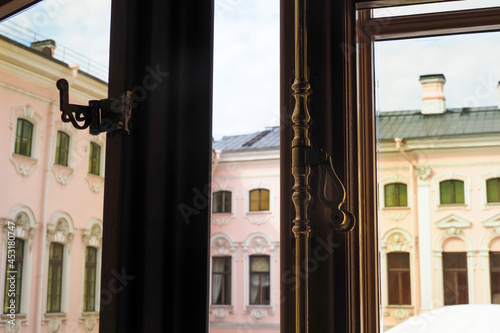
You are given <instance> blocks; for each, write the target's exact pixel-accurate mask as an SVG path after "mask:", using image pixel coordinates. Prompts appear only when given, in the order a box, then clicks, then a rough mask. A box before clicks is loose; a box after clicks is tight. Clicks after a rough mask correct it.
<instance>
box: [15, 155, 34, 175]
mask: <svg viewBox="0 0 500 333" xmlns="http://www.w3.org/2000/svg"><path fill="white" fill-rule="evenodd" d="M10 160H11V161H12V163H14V166H15V167H16V171H17V172H18V173H20V174H21V175H23V176H29V175H31V173H32V172H33V170H35V168H36V167H37V166H38V160H37V159H35V158H32V157H28V156H24V155H18V154H14V153H12V154H11V155H10Z"/></svg>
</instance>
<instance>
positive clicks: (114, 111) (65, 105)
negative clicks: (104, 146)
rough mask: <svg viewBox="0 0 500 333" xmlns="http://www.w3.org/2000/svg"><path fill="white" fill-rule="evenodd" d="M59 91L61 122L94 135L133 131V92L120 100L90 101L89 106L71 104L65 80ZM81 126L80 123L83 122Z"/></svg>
mask: <svg viewBox="0 0 500 333" xmlns="http://www.w3.org/2000/svg"><path fill="white" fill-rule="evenodd" d="M56 85H57V89H59V97H60V105H61V111H62V114H61V120H62V121H63V122H65V123H69V122H71V123H72V124H73V126H74V127H75V128H77V129H86V128H87V127H89V132H90V134H92V135H98V134H100V133H102V132H111V131H116V130H124V131H125V132H126V133H127V134H130V132H131V129H132V126H131V125H132V124H131V119H132V102H133V100H132V92H131V91H125V92H124V93H123V94H122V95H121V96H120V97H119V98H109V99H101V100H94V101H89V106H84V105H75V104H69V92H68V89H69V84H68V81H66V80H65V79H60V80H58V81H57V83H56ZM82 121H83V124H81V125H80V124H79V123H78V122H82Z"/></svg>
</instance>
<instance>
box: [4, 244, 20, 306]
mask: <svg viewBox="0 0 500 333" xmlns="http://www.w3.org/2000/svg"><path fill="white" fill-rule="evenodd" d="M11 242H12V243H11ZM13 251H15V252H13ZM23 263H24V240H22V239H19V238H16V239H15V240H14V241H11V240H9V241H8V242H7V263H6V265H5V267H6V269H5V293H4V295H5V297H4V303H3V313H4V314H8V313H11V312H10V311H11V306H12V305H11V302H12V301H11V300H14V301H15V303H14V311H15V313H20V312H21V290H22V288H23V275H24V267H23ZM12 272H15V273H12ZM11 286H14V288H12V289H11V288H10V287H11ZM11 290H13V291H11Z"/></svg>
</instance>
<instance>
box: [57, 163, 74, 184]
mask: <svg viewBox="0 0 500 333" xmlns="http://www.w3.org/2000/svg"><path fill="white" fill-rule="evenodd" d="M52 171H53V172H54V175H55V176H56V180H57V182H58V183H59V184H61V185H66V184H67V183H68V182H69V180H70V179H71V176H73V169H72V168H68V167H65V166H63V165H58V164H53V165H52Z"/></svg>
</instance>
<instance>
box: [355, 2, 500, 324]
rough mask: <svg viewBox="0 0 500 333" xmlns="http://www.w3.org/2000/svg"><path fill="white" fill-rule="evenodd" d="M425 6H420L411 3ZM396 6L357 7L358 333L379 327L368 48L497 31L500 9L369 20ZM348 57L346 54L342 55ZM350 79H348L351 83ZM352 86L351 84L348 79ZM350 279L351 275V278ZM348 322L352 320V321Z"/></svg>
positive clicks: (371, 71)
mask: <svg viewBox="0 0 500 333" xmlns="http://www.w3.org/2000/svg"><path fill="white" fill-rule="evenodd" d="M415 2H420V3H424V2H425V1H415ZM391 5H394V6H397V5H398V2H397V1H370V2H361V1H360V3H359V4H357V6H356V9H357V22H356V30H357V32H356V34H357V36H356V40H357V50H358V51H357V52H356V55H357V71H358V72H357V78H356V79H357V81H358V84H357V89H358V94H357V95H358V109H357V111H356V110H350V111H349V110H348V112H351V113H354V114H355V116H354V117H357V119H358V127H357V130H358V144H357V146H358V153H357V156H358V163H359V164H358V170H359V174H360V175H363V178H364V180H363V179H360V182H359V192H358V195H359V202H364V203H367V204H364V205H360V208H359V219H360V222H359V223H360V225H359V248H360V249H359V278H360V291H359V293H360V296H359V309H360V317H361V318H360V331H361V332H372V331H374V330H378V329H379V327H380V315H379V314H380V306H379V302H374V301H373V300H374V299H379V293H380V292H379V290H378V285H379V278H378V276H379V273H378V260H377V254H378V235H377V213H376V212H377V208H376V206H375V205H374V204H372V203H373V202H374V201H375V200H374V197H375V193H376V192H375V189H376V175H375V170H376V141H375V133H376V132H375V126H374V124H375V118H376V115H375V107H374V106H375V104H374V103H375V98H374V96H375V89H374V82H373V78H374V64H373V53H374V47H373V43H374V42H375V41H383V40H394V39H402V38H412V37H431V36H439V35H454V34H463V33H480V32H491V31H498V30H500V21H499V20H498V17H499V16H500V8H482V9H469V10H460V11H451V12H440V13H427V14H418V15H407V16H398V17H383V18H373V17H372V16H371V15H372V14H371V9H373V8H380V7H390V6H391ZM347 51H348V50H347ZM351 79H352V78H351ZM352 80H354V79H352ZM348 274H353V271H352V270H351V271H350V273H348ZM352 320H353V319H351V321H352Z"/></svg>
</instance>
